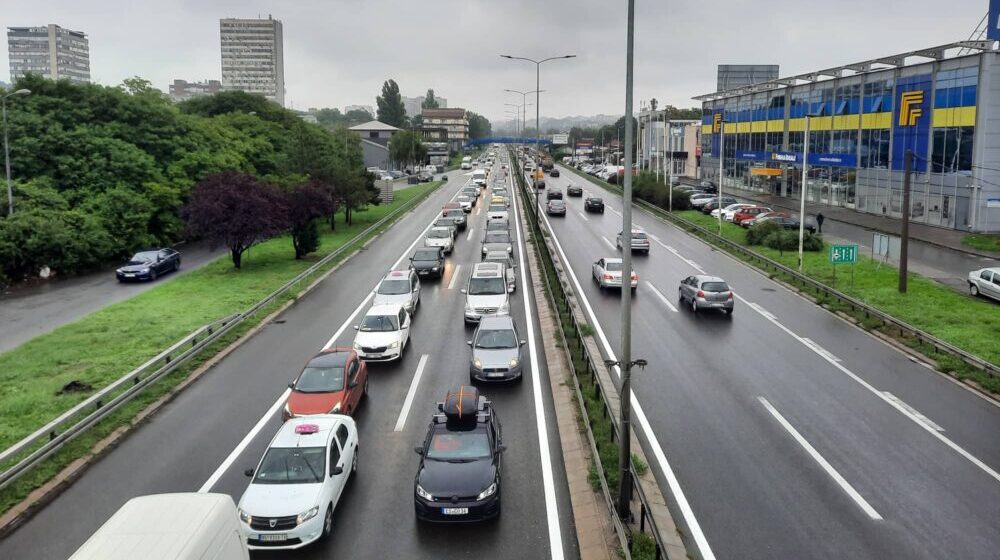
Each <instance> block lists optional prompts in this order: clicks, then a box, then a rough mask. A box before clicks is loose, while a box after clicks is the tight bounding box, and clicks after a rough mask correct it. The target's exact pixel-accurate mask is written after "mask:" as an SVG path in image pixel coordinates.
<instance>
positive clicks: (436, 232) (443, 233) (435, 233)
mask: <svg viewBox="0 0 1000 560" xmlns="http://www.w3.org/2000/svg"><path fill="white" fill-rule="evenodd" d="M427 237H431V238H436V239H442V238H445V237H451V232H450V231H448V230H446V229H437V228H434V229H432V230H431V231H430V232H429V233H428V234H427Z"/></svg>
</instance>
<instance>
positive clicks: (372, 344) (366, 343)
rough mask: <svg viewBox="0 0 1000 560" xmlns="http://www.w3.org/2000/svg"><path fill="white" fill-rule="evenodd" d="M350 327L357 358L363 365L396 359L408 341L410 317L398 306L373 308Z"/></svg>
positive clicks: (401, 353)
mask: <svg viewBox="0 0 1000 560" xmlns="http://www.w3.org/2000/svg"><path fill="white" fill-rule="evenodd" d="M354 328H355V330H357V331H358V334H357V335H355V336H354V350H355V351H356V352H357V353H358V357H360V358H361V359H362V360H365V361H366V362H372V361H389V360H396V359H399V357H400V356H402V355H403V350H404V349H405V348H406V343H407V342H409V341H410V314H409V313H407V312H406V309H404V308H403V306H402V305H399V304H383V305H373V306H372V307H371V309H369V310H368V312H367V313H365V318H364V319H362V320H361V324H360V325H357V326H355V327H354Z"/></svg>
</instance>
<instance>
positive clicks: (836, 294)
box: [586, 175, 1000, 376]
mask: <svg viewBox="0 0 1000 560" xmlns="http://www.w3.org/2000/svg"><path fill="white" fill-rule="evenodd" d="M586 178H587V179H588V180H590V181H591V182H592V183H595V184H597V185H599V186H601V187H609V190H612V192H614V189H615V187H614V185H611V184H610V183H609V184H607V185H602V184H600V183H598V182H597V180H594V179H592V178H591V177H590V176H589V175H588V176H587V177H586ZM633 202H634V203H635V204H636V205H638V206H641V207H642V208H644V209H645V210H647V211H649V212H651V213H653V214H654V215H656V216H659V217H662V218H663V219H666V220H670V221H672V222H675V223H676V224H677V225H679V226H680V227H683V228H686V229H689V230H691V231H695V232H697V233H698V234H699V235H701V236H704V237H706V238H708V239H709V240H710V241H711V242H712V243H715V244H717V245H722V246H723V248H724V249H725V250H727V251H729V252H733V253H739V254H741V255H743V256H745V257H747V258H748V259H750V260H752V261H756V262H757V263H760V264H761V265H764V266H765V267H767V268H770V269H772V270H775V271H778V272H781V273H782V274H786V275H788V276H790V277H792V278H794V279H795V281H797V282H800V283H802V284H805V285H807V286H809V287H810V288H812V289H813V290H814V291H815V292H816V293H817V294H820V293H822V294H825V295H826V296H829V297H831V298H834V299H836V300H838V301H840V302H842V303H844V304H846V305H848V306H850V307H851V308H852V309H853V310H855V311H858V312H861V313H864V315H865V318H867V319H871V318H874V319H877V320H879V321H881V322H882V325H883V326H884V327H889V328H892V329H895V330H898V331H899V335H900V336H903V337H911V338H914V339H916V340H917V341H918V342H920V343H922V344H926V345H929V346H931V347H933V348H934V349H935V350H937V351H938V352H941V353H944V354H949V355H951V356H953V357H956V358H958V359H960V360H962V361H963V362H965V363H967V364H969V365H971V366H973V367H975V368H978V369H981V370H983V371H985V372H986V373H988V374H990V375H992V376H1000V366H998V365H997V364H994V363H992V362H990V361H988V360H985V359H983V358H980V357H979V356H976V355H975V354H972V353H971V352H968V351H966V350H962V349H961V348H959V347H957V346H955V345H954V344H951V343H950V342H947V341H944V340H941V339H940V338H937V337H936V336H934V335H932V334H930V333H928V332H925V331H922V330H920V329H918V328H917V327H914V326H913V325H910V324H909V323H906V322H904V321H901V320H899V319H897V318H895V317H893V316H892V315H889V314H888V313H885V312H884V311H880V310H878V309H876V308H874V307H872V306H870V305H868V304H867V303H864V302H862V301H861V300H858V299H856V298H854V297H851V296H849V295H847V294H845V293H843V292H841V291H839V290H837V289H835V288H831V287H830V286H827V285H826V284H824V283H822V282H820V281H818V280H815V279H813V278H810V277H809V276H806V275H804V274H801V273H799V271H797V270H794V269H792V268H789V267H787V266H785V265H783V264H781V263H779V262H778V261H775V260H773V259H771V258H768V257H765V256H764V255H761V254H760V253H758V252H756V251H754V250H752V249H750V248H748V247H745V246H743V245H740V244H739V243H736V242H735V241H731V240H729V239H726V238H725V237H722V236H720V235H719V234H717V233H715V232H713V231H710V230H708V229H705V228H703V227H701V226H699V225H698V224H696V223H694V222H691V221H688V220H685V219H684V218H682V217H680V216H677V215H673V214H671V213H669V212H667V211H666V210H664V209H662V208H660V207H659V206H656V205H653V204H650V203H649V202H646V201H645V200H641V199H633Z"/></svg>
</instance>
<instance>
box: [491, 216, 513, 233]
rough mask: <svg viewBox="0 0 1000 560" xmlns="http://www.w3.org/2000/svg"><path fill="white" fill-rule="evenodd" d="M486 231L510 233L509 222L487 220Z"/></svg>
mask: <svg viewBox="0 0 1000 560" xmlns="http://www.w3.org/2000/svg"><path fill="white" fill-rule="evenodd" d="M486 231H510V222H508V221H507V220H501V219H496V220H489V221H487V222H486Z"/></svg>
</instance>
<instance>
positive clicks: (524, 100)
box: [501, 55, 545, 134]
mask: <svg viewBox="0 0 1000 560" xmlns="http://www.w3.org/2000/svg"><path fill="white" fill-rule="evenodd" d="M501 56H503V55H501ZM504 91H506V92H510V93H520V94H521V105H522V106H524V107H527V106H528V105H530V103H528V99H527V98H528V95H529V94H532V93H535V94H538V93H545V90H544V89H536V90H533V91H518V90H516V89H504ZM527 117H528V112H527V110H525V112H524V113H523V114H522V116H521V133H522V134H523V133H524V128H525V126H524V124H525V123H524V119H526V118H527Z"/></svg>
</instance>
